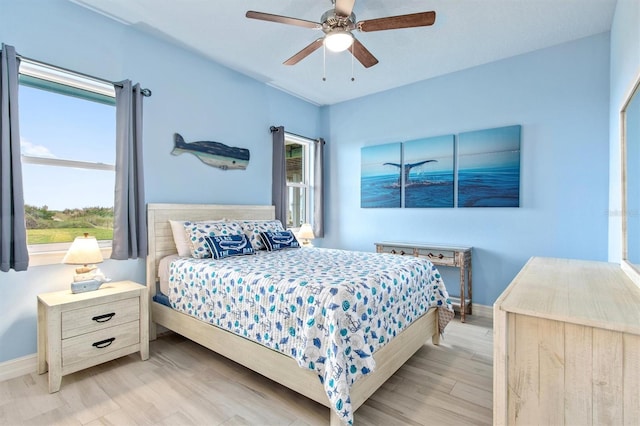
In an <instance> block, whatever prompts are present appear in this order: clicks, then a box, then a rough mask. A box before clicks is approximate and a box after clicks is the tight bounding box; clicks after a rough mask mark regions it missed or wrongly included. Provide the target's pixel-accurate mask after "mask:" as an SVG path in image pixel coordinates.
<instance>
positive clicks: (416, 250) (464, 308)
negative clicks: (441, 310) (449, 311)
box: [375, 242, 473, 322]
mask: <svg viewBox="0 0 640 426" xmlns="http://www.w3.org/2000/svg"><path fill="white" fill-rule="evenodd" d="M375 244H376V252H378V253H391V254H398V255H401V256H403V255H404V256H416V257H424V258H427V259H429V260H430V261H431V263H433V264H434V265H439V266H453V267H455V268H460V297H459V298H457V297H449V299H451V302H452V303H453V305H454V306H457V307H459V308H460V320H461V321H462V322H464V321H465V314H471V292H472V284H471V281H472V279H471V276H472V270H471V251H472V249H473V247H463V246H449V245H442V244H429V243H397V242H381V243H375Z"/></svg>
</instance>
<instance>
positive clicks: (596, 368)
mask: <svg viewBox="0 0 640 426" xmlns="http://www.w3.org/2000/svg"><path fill="white" fill-rule="evenodd" d="M493 318H494V372H493V376H494V386H493V404H494V405H493V407H494V408H493V419H494V420H493V423H494V425H507V424H508V425H532V424H539V425H543V424H549V425H552V424H553V425H562V424H575V425H595V424H603V425H604V424H606V425H632V424H638V422H640V288H638V287H637V286H636V285H635V284H634V283H633V282H632V281H631V280H630V279H629V278H628V277H627V275H626V274H625V273H624V272H623V271H622V269H621V268H620V266H619V265H617V264H612V263H605V262H593V261H580V260H568V259H553V258H538V257H534V258H531V259H530V260H529V262H527V264H526V265H525V266H524V268H523V269H522V270H521V271H520V273H519V274H518V275H517V276H516V277H515V279H514V280H513V281H512V282H511V284H510V285H509V287H508V288H507V289H506V290H505V291H504V293H502V295H501V296H500V297H499V298H498V300H497V301H496V303H495V304H494V308H493Z"/></svg>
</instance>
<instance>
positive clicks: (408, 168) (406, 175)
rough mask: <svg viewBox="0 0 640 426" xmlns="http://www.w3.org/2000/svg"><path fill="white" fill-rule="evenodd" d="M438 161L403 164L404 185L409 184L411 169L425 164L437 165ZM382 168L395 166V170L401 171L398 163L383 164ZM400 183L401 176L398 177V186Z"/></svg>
mask: <svg viewBox="0 0 640 426" xmlns="http://www.w3.org/2000/svg"><path fill="white" fill-rule="evenodd" d="M437 162H438V160H425V161H419V162H417V163H411V164H405V165H404V182H405V184H408V183H409V173H410V172H411V169H413V168H414V167H418V166H422V165H423V164H426V163H437ZM382 165H383V166H396V167H397V168H399V169H400V170H402V165H401V164H398V163H383V164H382ZM401 183H402V176H400V177H399V178H398V186H400V185H401Z"/></svg>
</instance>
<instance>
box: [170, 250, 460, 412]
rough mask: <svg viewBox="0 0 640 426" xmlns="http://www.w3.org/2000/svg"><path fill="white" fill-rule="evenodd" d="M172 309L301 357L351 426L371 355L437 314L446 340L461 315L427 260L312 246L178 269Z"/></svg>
mask: <svg viewBox="0 0 640 426" xmlns="http://www.w3.org/2000/svg"><path fill="white" fill-rule="evenodd" d="M169 285H170V289H171V291H170V294H169V300H170V302H171V306H172V307H173V308H174V309H177V310H179V311H182V312H184V313H186V314H189V315H191V316H194V317H196V318H199V319H201V320H203V321H206V322H209V323H211V324H214V325H216V326H218V327H220V328H223V329H226V330H229V331H231V332H233V333H236V334H239V335H241V336H244V337H246V338H249V339H251V340H254V341H257V342H259V343H261V344H263V345H264V346H267V347H269V348H272V349H274V350H277V351H280V352H282V353H284V354H287V355H289V356H291V357H293V358H295V359H296V360H297V362H298V364H299V365H300V366H301V367H303V368H308V369H311V370H314V371H316V372H317V373H318V376H319V378H320V381H321V382H322V384H323V385H324V388H325V390H326V392H327V396H328V397H329V401H330V402H331V406H332V407H333V409H334V410H335V411H336V412H337V413H338V414H339V416H340V418H341V419H342V420H343V421H344V422H346V423H349V424H351V423H352V422H353V413H352V410H351V402H350V398H349V389H350V386H351V384H353V383H354V382H355V381H356V380H357V379H358V377H360V376H362V375H365V374H367V373H369V372H371V371H373V370H374V368H375V362H374V360H373V357H372V354H373V353H374V352H375V351H376V350H377V349H379V348H381V347H382V346H384V345H385V344H386V343H387V342H389V341H390V340H391V339H393V337H394V336H396V335H397V334H399V333H400V332H401V331H402V330H403V329H405V328H406V327H407V326H408V325H409V324H410V323H411V322H412V321H413V320H415V319H417V318H419V317H420V316H421V315H422V314H424V313H425V312H426V311H427V310H428V309H429V307H441V308H444V309H439V324H440V332H441V333H442V331H443V330H444V327H445V326H446V325H447V323H448V322H449V321H450V320H451V319H452V318H453V309H452V307H451V302H450V301H449V296H448V294H447V290H446V289H445V286H444V283H443V282H442V279H441V277H440V274H439V272H438V270H437V269H436V268H435V266H433V264H432V263H431V262H429V261H428V260H426V259H419V258H415V257H405V256H397V255H392V254H381V253H365V252H353V251H344V250H332V249H320V248H304V249H287V250H280V251H276V252H259V253H258V254H256V255H250V256H236V257H230V258H225V259H220V260H212V259H192V258H179V259H177V260H175V261H173V262H172V263H171V276H170V282H169Z"/></svg>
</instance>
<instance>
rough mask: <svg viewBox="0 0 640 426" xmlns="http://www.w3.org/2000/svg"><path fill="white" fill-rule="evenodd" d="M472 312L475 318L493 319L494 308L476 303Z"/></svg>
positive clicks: (472, 307)
mask: <svg viewBox="0 0 640 426" xmlns="http://www.w3.org/2000/svg"><path fill="white" fill-rule="evenodd" d="M471 312H472V315H474V316H478V317H483V318H489V319H493V306H487V305H479V304H477V303H474V304H473V305H471Z"/></svg>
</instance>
